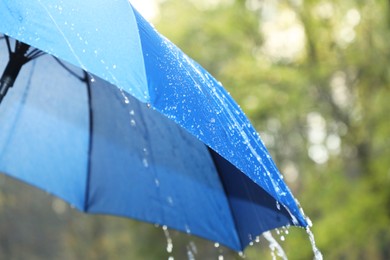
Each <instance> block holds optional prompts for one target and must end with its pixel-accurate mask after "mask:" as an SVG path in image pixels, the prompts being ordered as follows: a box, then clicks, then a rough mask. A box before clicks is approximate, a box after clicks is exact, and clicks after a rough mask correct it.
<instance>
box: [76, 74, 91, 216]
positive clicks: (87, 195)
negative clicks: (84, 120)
mask: <svg viewBox="0 0 390 260" xmlns="http://www.w3.org/2000/svg"><path fill="white" fill-rule="evenodd" d="M83 72H84V79H83V81H84V82H85V84H86V85H87V98H88V116H89V140H88V161H87V177H86V184H85V194H84V196H85V197H84V209H83V210H84V211H85V212H87V211H88V207H89V203H88V202H89V189H90V180H91V153H92V141H93V140H92V139H93V135H92V130H93V111H92V93H91V83H90V82H91V81H90V76H89V75H88V73H87V72H86V71H85V70H83ZM78 78H80V77H79V76H78Z"/></svg>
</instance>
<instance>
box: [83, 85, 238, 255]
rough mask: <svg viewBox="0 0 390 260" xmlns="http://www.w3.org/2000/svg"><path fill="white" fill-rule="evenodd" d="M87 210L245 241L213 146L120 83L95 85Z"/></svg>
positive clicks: (234, 245)
mask: <svg viewBox="0 0 390 260" xmlns="http://www.w3.org/2000/svg"><path fill="white" fill-rule="evenodd" d="M91 90H92V113H93V128H92V129H93V137H92V152H91V167H90V169H91V173H90V183H89V187H90V188H89V189H90V190H89V202H88V207H87V211H88V212H96V213H108V214H116V215H123V216H128V217H132V218H135V219H139V220H143V221H148V222H151V223H157V224H161V225H167V226H168V227H171V228H175V229H178V230H181V231H184V232H188V233H191V234H195V235H199V236H201V237H204V238H207V239H209V240H214V241H219V242H220V243H222V244H225V245H227V246H229V247H231V248H234V249H236V250H240V249H241V246H240V244H239V241H238V236H237V233H236V230H235V227H234V224H233V220H232V218H231V214H230V209H229V204H228V201H227V198H226V196H225V193H224V189H223V187H222V185H221V183H220V180H219V176H218V173H217V172H216V168H215V167H214V162H213V160H212V158H211V156H210V154H209V152H208V149H207V148H206V146H205V145H204V144H203V143H201V142H200V141H199V140H197V139H196V138H195V137H193V136H192V135H190V134H188V133H187V132H185V131H184V130H182V129H181V128H180V127H179V126H177V125H176V124H175V123H174V122H173V121H171V120H168V119H167V118H165V117H164V116H162V115H160V114H159V113H158V112H157V111H155V110H153V109H151V108H148V106H147V105H146V104H143V103H140V102H139V101H137V100H136V99H134V98H133V97H131V96H127V95H126V94H124V92H121V91H120V90H118V89H117V88H116V87H114V86H111V85H108V84H107V83H106V82H104V81H101V80H99V79H96V80H95V82H94V83H93V84H92V87H91Z"/></svg>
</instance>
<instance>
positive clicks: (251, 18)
mask: <svg viewBox="0 0 390 260" xmlns="http://www.w3.org/2000/svg"><path fill="white" fill-rule="evenodd" d="M160 2H161V9H160V14H159V16H158V17H157V18H156V19H155V22H154V23H155V25H156V26H157V29H158V30H159V31H160V32H162V33H163V34H164V35H166V36H167V38H169V39H171V40H172V41H173V42H174V43H175V44H177V45H178V46H179V47H180V48H181V49H182V50H183V51H185V52H186V53H187V54H189V56H191V57H192V58H194V59H195V60H196V61H198V62H199V63H200V64H201V65H202V66H204V67H205V68H206V69H207V70H209V71H210V72H211V73H212V74H213V75H214V76H215V77H216V78H217V79H219V80H220V81H221V82H222V83H223V84H224V86H225V87H226V88H227V89H228V90H229V92H230V93H231V95H232V96H233V97H234V98H235V99H236V100H237V101H238V103H239V104H240V105H241V107H242V109H243V110H244V111H245V112H246V114H247V115H248V116H249V118H250V119H251V121H252V122H253V124H254V125H255V127H256V128H257V130H258V131H259V132H260V134H261V136H262V138H263V139H264V142H265V143H266V146H267V147H268V148H269V150H270V152H271V154H272V156H273V158H274V159H275V161H276V164H277V165H278V167H279V168H280V170H281V171H282V173H283V174H284V176H285V180H286V182H287V183H288V185H289V186H290V188H291V189H292V191H293V193H294V194H295V195H296V197H297V198H298V200H299V201H300V203H301V205H302V207H303V209H304V210H305V213H306V214H307V215H308V216H309V217H310V218H311V220H312V221H313V223H314V226H313V227H312V230H313V232H314V235H315V238H316V242H317V246H318V247H319V249H320V250H321V251H322V253H323V255H324V258H325V259H390V249H389V245H390V228H389V227H390V115H389V114H390V102H389V100H390V84H389V83H390V67H389V60H390V47H389V42H390V30H389V29H390V5H389V2H388V1H384V0H377V1H374V0H369V1H350V0H346V1H331V0H328V1H326V0H309V1H297V0H280V1H270V0H262V1H260V0H219V1H217V0H215V1H200V0H199V1H195V0H187V1H182V0H165V1H161V0H160ZM15 190H16V192H15ZM61 203H62V202H61V201H58V200H57V199H53V198H51V197H49V196H48V195H46V194H44V193H42V192H39V191H35V190H33V189H28V188H27V187H26V186H25V185H23V184H17V183H16V182H15V181H13V180H10V179H8V178H6V177H4V176H2V177H1V179H0V258H1V259H167V258H168V257H169V256H170V255H171V256H174V257H175V259H191V255H193V256H194V257H195V258H196V259H218V256H219V255H223V256H224V259H239V258H240V257H239V256H238V255H237V254H236V253H233V252H231V251H229V250H228V249H225V248H222V247H218V248H215V247H214V244H213V243H210V242H207V241H203V240H201V239H198V238H194V237H191V236H188V235H184V234H179V233H177V232H174V231H170V236H171V237H172V239H173V252H172V253H171V254H168V253H167V252H166V244H167V240H166V237H165V236H164V232H163V231H162V230H161V227H153V225H150V224H143V223H139V222H136V221H130V220H124V219H121V218H115V217H108V216H87V215H84V214H81V213H77V212H75V211H74V210H71V209H70V208H69V207H68V206H66V205H64V204H61ZM278 233H279V234H278ZM273 234H274V237H275V238H276V239H277V240H278V241H279V243H280V244H281V245H282V247H283V248H284V251H285V252H286V254H287V256H288V257H289V258H290V259H311V258H312V257H313V252H312V249H311V246H310V242H309V239H308V236H307V234H306V232H305V231H304V230H303V229H299V228H293V227H291V228H289V229H288V234H286V232H285V231H284V230H279V231H274V232H273ZM281 234H283V236H282V235H281ZM283 238H285V239H283ZM283 240H284V241H283ZM245 254H246V259H272V254H271V252H270V249H269V248H268V242H267V241H266V240H265V239H264V238H261V239H260V243H258V244H255V245H254V246H251V247H249V248H248V249H247V250H246V251H245ZM274 254H275V253H274Z"/></svg>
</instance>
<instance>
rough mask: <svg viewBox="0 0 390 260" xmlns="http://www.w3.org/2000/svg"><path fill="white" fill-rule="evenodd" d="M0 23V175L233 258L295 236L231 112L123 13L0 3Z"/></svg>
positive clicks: (160, 40) (212, 84) (279, 194)
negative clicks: (283, 234)
mask: <svg viewBox="0 0 390 260" xmlns="http://www.w3.org/2000/svg"><path fill="white" fill-rule="evenodd" d="M0 16H1V17H2V22H1V24H0V32H1V33H3V34H4V35H7V36H9V37H12V38H13V39H16V40H13V39H8V37H5V36H4V37H2V40H0V71H4V73H3V77H2V79H1V82H0V84H1V85H0V86H2V87H0V93H2V95H3V99H2V101H1V103H0V172H4V173H6V174H8V175H10V176H13V177H15V178H17V179H20V180H23V181H25V182H27V183H30V184H32V185H34V186H37V187H39V188H41V189H43V190H45V191H47V192H50V193H52V194H54V195H56V196H58V197H60V198H62V199H64V200H65V201H67V202H69V203H70V204H72V205H74V206H75V207H76V208H78V209H79V210H82V211H85V212H89V213H103V214H113V215H119V216H126V217H131V218H135V219H138V220H142V221H147V222H151V223H156V224H161V225H166V226H168V227H171V228H174V229H177V230H181V231H184V232H187V233H190V234H194V235H197V236H201V237H203V238H206V239H209V240H212V241H216V242H219V243H221V244H223V245H226V246H228V247H230V248H232V249H234V250H237V251H241V250H243V249H244V248H245V246H247V245H248V244H249V243H250V242H251V241H252V240H254V239H255V238H256V236H258V235H259V234H261V233H262V232H264V231H266V230H270V229H273V228H276V227H280V226H285V225H296V226H303V227H306V226H307V222H306V220H305V217H304V216H303V214H302V213H301V211H300V209H299V207H298V206H297V204H296V201H295V199H294V197H293V196H292V194H291V192H290V190H289V189H288V187H287V186H286V184H285V183H284V182H283V180H282V176H281V175H280V173H279V171H278V169H277V168H276V166H275V164H274V162H273V160H272V159H271V157H270V155H269V154H268V152H267V150H266V148H265V147H264V145H263V143H262V142H261V140H260V137H259V136H258V134H257V133H256V131H255V129H254V128H253V126H252V125H251V124H250V122H249V120H248V119H247V118H246V117H245V115H244V113H243V112H242V111H241V110H240V108H239V106H238V105H237V104H236V103H235V102H234V100H233V99H232V98H231V97H230V95H229V94H228V93H227V92H226V91H225V90H224V88H223V87H222V85H221V84H220V83H219V82H218V81H216V80H215V79H214V78H213V77H212V76H211V75H210V74H209V73H208V72H207V71H206V70H204V69H203V68H202V67H201V66H200V65H198V64H197V63H196V62H194V61H193V60H191V59H190V58H189V57H188V56H187V55H185V54H184V53H183V52H182V51H181V50H180V49H178V48H177V47H176V46H175V45H173V44H172V43H171V42H170V41H169V40H167V39H166V38H164V37H163V36H162V35H160V34H159V33H158V32H157V31H156V30H155V29H154V28H153V27H152V26H151V25H150V24H149V23H148V22H147V21H146V20H144V19H143V18H142V16H141V15H140V14H139V13H138V12H137V11H136V10H135V9H134V8H133V7H132V6H131V4H130V3H129V2H128V1H127V0H116V1H104V0H94V1H76V0H68V1H51V0H28V1H27V0H20V1H1V2H0ZM15 45H16V47H14V46H15ZM21 46H22V47H23V48H24V49H23V48H22V47H21ZM26 46H27V47H26ZM30 46H31V47H30ZM21 49H23V51H21ZM26 49H27V50H26ZM41 51H43V52H45V53H47V54H46V55H43V56H42V54H43V53H42V52H41ZM22 52H23V53H22ZM20 53H22V55H23V56H24V57H25V58H24V59H22V61H23V62H21V61H19V62H15V60H17V58H15V56H17V54H18V55H20ZM48 54H50V55H48ZM26 57H27V58H26ZM54 57H56V58H54ZM11 63H19V64H20V72H19V71H18V73H14V72H15V70H17V69H15V66H14V65H13V66H11V65H10V64H11ZM24 63H25V64H24ZM22 64H24V65H23V66H22ZM10 67H12V68H13V69H9V68H10ZM16 67H17V66H16ZM10 71H11V72H12V73H14V74H16V76H15V75H14V78H13V79H14V82H12V83H13V84H8V83H7V82H9V80H6V79H8V78H9V77H6V76H7V75H8V74H12V73H11V72H10ZM11 78H12V77H11ZM7 84H8V85H7ZM12 85H13V86H12ZM5 86H6V87H5ZM5 89H6V90H5Z"/></svg>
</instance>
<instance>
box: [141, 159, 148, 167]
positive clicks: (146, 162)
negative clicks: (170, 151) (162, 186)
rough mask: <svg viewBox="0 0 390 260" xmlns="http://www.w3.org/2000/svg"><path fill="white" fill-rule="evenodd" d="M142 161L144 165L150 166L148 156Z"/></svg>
mask: <svg viewBox="0 0 390 260" xmlns="http://www.w3.org/2000/svg"><path fill="white" fill-rule="evenodd" d="M142 163H143V165H144V167H145V168H148V167H149V163H148V160H147V159H146V158H143V159H142Z"/></svg>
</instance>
